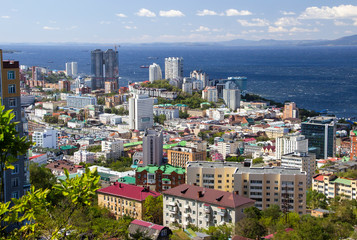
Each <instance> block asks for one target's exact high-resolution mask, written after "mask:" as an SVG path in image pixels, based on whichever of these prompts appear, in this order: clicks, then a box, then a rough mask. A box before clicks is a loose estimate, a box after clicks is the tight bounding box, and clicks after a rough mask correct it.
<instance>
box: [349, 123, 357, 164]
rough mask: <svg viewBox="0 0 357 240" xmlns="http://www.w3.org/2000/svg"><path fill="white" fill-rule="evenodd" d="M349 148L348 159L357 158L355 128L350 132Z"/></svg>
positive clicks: (356, 132)
mask: <svg viewBox="0 0 357 240" xmlns="http://www.w3.org/2000/svg"><path fill="white" fill-rule="evenodd" d="M350 141H351V150H350V159H357V130H354V131H351V132H350Z"/></svg>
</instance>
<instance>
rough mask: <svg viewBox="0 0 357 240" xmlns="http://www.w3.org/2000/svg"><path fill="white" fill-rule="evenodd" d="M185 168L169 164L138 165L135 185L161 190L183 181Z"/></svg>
mask: <svg viewBox="0 0 357 240" xmlns="http://www.w3.org/2000/svg"><path fill="white" fill-rule="evenodd" d="M185 176H186V170H185V169H184V168H181V167H174V166H172V165H170V164H165V165H162V166H154V165H148V166H145V167H138V168H137V169H136V173H135V183H136V185H137V186H148V187H149V188H150V190H152V191H156V192H162V191H164V190H167V189H170V188H173V187H176V186H178V185H180V184H184V183H185Z"/></svg>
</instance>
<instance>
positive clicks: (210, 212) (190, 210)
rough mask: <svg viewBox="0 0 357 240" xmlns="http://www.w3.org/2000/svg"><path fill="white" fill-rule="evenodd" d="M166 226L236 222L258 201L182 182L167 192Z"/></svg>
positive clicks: (233, 193) (211, 224)
mask: <svg viewBox="0 0 357 240" xmlns="http://www.w3.org/2000/svg"><path fill="white" fill-rule="evenodd" d="M162 194H163V210H164V211H163V215H164V225H165V226H169V225H171V224H179V225H181V226H182V227H184V228H187V227H188V226H189V225H194V226H197V227H198V228H204V229H207V228H208V227H210V226H218V225H222V224H233V225H235V224H236V223H237V222H238V221H239V220H241V219H242V218H244V217H245V215H244V213H243V212H244V209H245V208H248V207H252V206H254V200H252V199H249V198H246V197H242V196H240V195H238V192H225V191H219V190H215V189H209V188H203V187H199V186H194V185H188V184H181V185H179V186H177V187H174V188H171V189H168V190H166V191H164V192H163V193H162Z"/></svg>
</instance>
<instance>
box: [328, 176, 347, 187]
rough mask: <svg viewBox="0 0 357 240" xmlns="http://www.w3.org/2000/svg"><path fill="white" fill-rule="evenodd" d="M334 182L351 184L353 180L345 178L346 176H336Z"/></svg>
mask: <svg viewBox="0 0 357 240" xmlns="http://www.w3.org/2000/svg"><path fill="white" fill-rule="evenodd" d="M331 182H334V183H340V184H343V185H347V186H351V180H348V179H344V178H336V179H335V180H333V181H331Z"/></svg>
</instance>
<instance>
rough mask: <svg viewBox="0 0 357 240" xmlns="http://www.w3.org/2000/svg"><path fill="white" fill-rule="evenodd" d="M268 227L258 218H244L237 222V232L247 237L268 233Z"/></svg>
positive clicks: (253, 237) (254, 237)
mask: <svg viewBox="0 0 357 240" xmlns="http://www.w3.org/2000/svg"><path fill="white" fill-rule="evenodd" d="M266 232H267V230H266V228H265V227H264V226H263V225H262V224H260V223H259V221H258V219H256V218H243V219H242V220H240V221H239V222H238V223H237V224H236V234H237V235H240V236H243V237H247V238H252V239H256V238H260V237H262V236H264V235H265V234H266Z"/></svg>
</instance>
